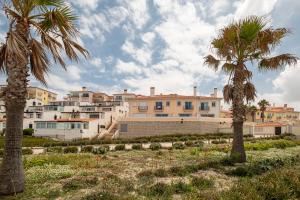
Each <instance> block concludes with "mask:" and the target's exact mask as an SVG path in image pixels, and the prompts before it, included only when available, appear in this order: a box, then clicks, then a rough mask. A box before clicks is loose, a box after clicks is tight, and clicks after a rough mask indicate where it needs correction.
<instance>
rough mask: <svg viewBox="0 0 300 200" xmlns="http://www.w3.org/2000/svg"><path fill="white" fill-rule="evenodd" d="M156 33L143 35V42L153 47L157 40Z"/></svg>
mask: <svg viewBox="0 0 300 200" xmlns="http://www.w3.org/2000/svg"><path fill="white" fill-rule="evenodd" d="M155 36H156V35H155V33H153V32H147V33H144V34H143V35H142V40H143V41H144V42H145V43H146V44H147V45H149V46H152V45H153V41H154V39H155Z"/></svg>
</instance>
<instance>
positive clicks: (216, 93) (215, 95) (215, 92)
mask: <svg viewBox="0 0 300 200" xmlns="http://www.w3.org/2000/svg"><path fill="white" fill-rule="evenodd" d="M214 97H218V88H214Z"/></svg>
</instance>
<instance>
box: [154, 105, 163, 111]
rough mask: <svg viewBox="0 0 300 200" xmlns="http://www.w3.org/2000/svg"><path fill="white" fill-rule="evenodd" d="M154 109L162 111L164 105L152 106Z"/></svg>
mask: <svg viewBox="0 0 300 200" xmlns="http://www.w3.org/2000/svg"><path fill="white" fill-rule="evenodd" d="M154 110H155V111H163V110H164V107H163V106H154Z"/></svg>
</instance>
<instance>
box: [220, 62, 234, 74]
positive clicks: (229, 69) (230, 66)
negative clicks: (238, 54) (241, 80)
mask: <svg viewBox="0 0 300 200" xmlns="http://www.w3.org/2000/svg"><path fill="white" fill-rule="evenodd" d="M235 67H236V65H235V64H232V63H224V64H223V65H222V71H224V72H226V73H231V72H232V71H234V69H235Z"/></svg>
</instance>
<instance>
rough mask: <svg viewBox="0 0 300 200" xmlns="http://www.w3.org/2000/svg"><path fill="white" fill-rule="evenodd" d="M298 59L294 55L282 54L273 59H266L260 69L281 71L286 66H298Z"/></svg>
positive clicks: (261, 62)
mask: <svg viewBox="0 0 300 200" xmlns="http://www.w3.org/2000/svg"><path fill="white" fill-rule="evenodd" d="M297 60H298V58H297V57H296V56H294V55H292V54H288V53H287V54H281V55H278V56H274V57H272V58H264V59H262V60H261V61H260V62H259V65H258V68H259V69H260V70H279V69H282V68H284V67H285V66H286V65H295V64H297Z"/></svg>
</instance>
